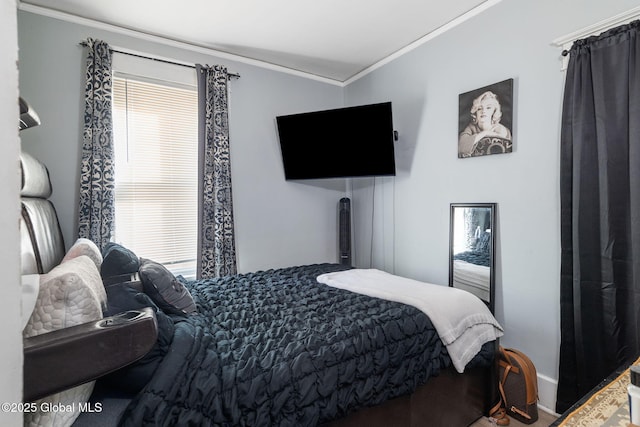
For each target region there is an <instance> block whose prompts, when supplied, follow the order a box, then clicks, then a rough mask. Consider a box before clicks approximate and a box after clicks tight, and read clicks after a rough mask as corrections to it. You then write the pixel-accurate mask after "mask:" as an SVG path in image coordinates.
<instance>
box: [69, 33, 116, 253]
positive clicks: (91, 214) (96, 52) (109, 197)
mask: <svg viewBox="0 0 640 427" xmlns="http://www.w3.org/2000/svg"><path fill="white" fill-rule="evenodd" d="M85 45H86V48H87V68H86V80H85V99H84V105H85V109H84V133H83V140H82V158H81V165H80V201H79V209H78V237H83V238H87V239H90V240H92V241H93V242H95V243H96V244H97V245H98V247H100V249H102V248H104V246H105V245H106V244H107V243H108V242H109V241H110V239H111V236H112V233H113V224H114V187H115V181H114V174H113V172H114V153H113V120H112V112H111V104H112V92H111V91H112V76H111V75H112V70H111V56H112V55H111V49H110V47H109V45H108V44H107V43H105V42H103V41H100V40H94V39H88V40H87V41H86V43H85Z"/></svg>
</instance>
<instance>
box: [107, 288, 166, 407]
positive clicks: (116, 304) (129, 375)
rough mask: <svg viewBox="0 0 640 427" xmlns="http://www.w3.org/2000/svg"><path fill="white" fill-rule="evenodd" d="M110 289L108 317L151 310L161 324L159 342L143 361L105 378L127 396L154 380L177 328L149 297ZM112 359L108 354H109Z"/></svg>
mask: <svg viewBox="0 0 640 427" xmlns="http://www.w3.org/2000/svg"><path fill="white" fill-rule="evenodd" d="M106 290H107V310H106V311H105V313H104V315H105V316H113V315H115V314H118V313H122V312H125V311H129V310H139V309H141V308H144V307H151V308H152V309H153V310H154V311H155V314H156V321H157V323H158V339H157V340H156V343H155V344H154V346H153V347H152V348H151V350H149V352H148V353H147V354H145V355H144V356H143V357H142V359H140V360H138V361H137V362H134V363H132V364H130V365H127V366H125V367H124V368H121V369H119V370H117V371H115V372H112V373H111V374H109V375H107V376H105V377H103V378H102V379H101V380H100V381H101V382H102V383H104V384H107V385H108V386H109V387H110V388H115V389H117V390H121V391H123V392H127V393H133V394H135V393H138V392H139V391H140V390H142V388H143V387H144V386H145V385H146V384H147V383H148V382H149V381H150V380H151V378H152V377H153V373H154V372H155V371H156V369H157V367H158V365H159V364H160V362H161V361H162V359H163V358H164V356H165V354H167V351H168V350H169V346H170V345H171V342H172V341H173V332H174V329H175V328H174V326H173V321H172V320H171V318H170V317H169V316H167V315H166V314H164V313H163V312H162V311H161V310H160V309H159V308H158V307H157V306H156V305H155V304H154V302H153V301H152V300H151V298H149V296H148V295H146V294H144V293H142V292H139V291H137V290H136V289H134V288H131V287H129V286H126V285H124V286H109V287H107V288H106ZM105 357H108V355H105Z"/></svg>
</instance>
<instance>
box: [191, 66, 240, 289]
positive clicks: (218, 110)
mask: <svg viewBox="0 0 640 427" xmlns="http://www.w3.org/2000/svg"><path fill="white" fill-rule="evenodd" d="M196 71H197V75H198V110H199V112H198V126H199V129H198V140H199V141H198V143H199V149H200V167H199V191H198V194H199V197H200V200H199V203H198V214H199V215H198V216H199V221H198V226H199V230H198V272H197V275H198V277H199V278H210V277H219V276H226V275H230V274H236V272H237V269H236V248H235V232H234V225H233V224H234V222H233V201H232V197H231V152H230V145H229V108H228V80H229V74H228V73H227V68H226V67H224V66H221V65H216V66H213V67H208V66H202V65H196Z"/></svg>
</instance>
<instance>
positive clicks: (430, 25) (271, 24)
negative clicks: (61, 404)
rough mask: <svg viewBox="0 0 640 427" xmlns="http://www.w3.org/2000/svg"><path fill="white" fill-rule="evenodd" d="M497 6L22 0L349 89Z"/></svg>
mask: <svg viewBox="0 0 640 427" xmlns="http://www.w3.org/2000/svg"><path fill="white" fill-rule="evenodd" d="M497 1H499V0H453V1H447V2H443V1H441V0H348V1H344V0H321V1H309V0H268V1H265V0H180V1H176V0H133V1H132V0H92V1H87V0H22V1H20V4H19V7H20V8H21V9H26V10H30V11H35V12H41V13H52V12H53V13H57V14H58V15H60V12H61V13H62V14H64V16H65V17H67V18H69V19H74V18H75V17H79V18H85V19H89V20H92V21H96V22H98V23H101V24H107V25H111V26H116V27H119V28H120V29H124V30H133V31H136V32H139V33H142V34H144V35H151V36H159V37H162V38H163V39H169V40H172V41H177V42H182V43H187V44H189V45H193V46H197V47H199V48H206V49H212V50H215V51H219V52H224V53H227V54H232V55H235V56H238V57H239V58H238V59H240V60H242V59H247V60H251V61H254V60H256V61H260V62H263V63H265V64H271V65H273V66H277V67H284V68H287V69H290V70H295V71H296V72H302V73H306V74H310V75H313V76H317V77H320V78H325V79H329V80H334V81H338V82H345V81H347V80H349V79H350V78H353V77H354V76H357V75H358V74H359V73H362V72H366V70H367V69H370V68H371V67H375V66H376V65H377V64H380V63H381V62H384V61H386V60H388V59H389V58H392V57H394V55H397V54H398V53H401V52H403V51H404V50H406V49H410V48H411V46H414V45H416V44H417V43H420V42H421V41H424V40H425V39H427V38H429V37H430V36H431V37H432V36H434V35H435V34H438V33H440V32H442V31H444V30H446V29H447V28H450V27H451V26H453V25H456V24H457V23H458V22H461V21H463V20H464V19H466V18H467V17H469V16H472V15H474V14H476V13H478V12H480V11H482V10H484V9H486V8H487V7H489V6H491V5H493V4H495V3H497Z"/></svg>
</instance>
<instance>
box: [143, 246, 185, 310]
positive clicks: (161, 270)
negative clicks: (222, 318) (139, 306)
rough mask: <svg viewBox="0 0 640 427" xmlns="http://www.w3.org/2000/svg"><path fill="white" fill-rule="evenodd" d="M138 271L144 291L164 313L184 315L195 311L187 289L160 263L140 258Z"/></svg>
mask: <svg viewBox="0 0 640 427" xmlns="http://www.w3.org/2000/svg"><path fill="white" fill-rule="evenodd" d="M138 273H139V275H140V280H141V281H142V287H143V289H144V292H145V293H146V294H147V295H149V297H151V299H152V300H153V302H155V303H156V305H157V306H158V307H159V308H160V309H161V310H162V311H164V312H165V313H167V314H178V315H186V314H190V313H193V312H195V311H196V304H195V302H194V301H193V298H192V297H191V294H190V293H189V290H188V289H187V288H185V287H184V285H183V284H182V283H180V281H179V280H178V279H176V277H175V276H174V275H173V273H171V272H170V271H169V270H167V269H166V267H165V266H163V265H162V264H160V263H157V262H155V261H151V260H149V259H145V258H140V269H139V270H138Z"/></svg>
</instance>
